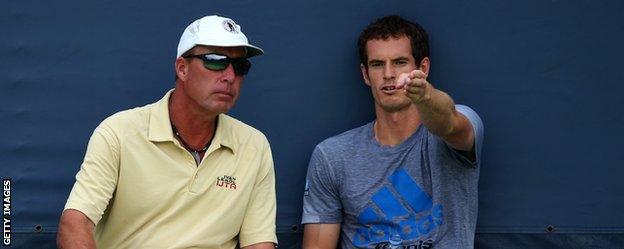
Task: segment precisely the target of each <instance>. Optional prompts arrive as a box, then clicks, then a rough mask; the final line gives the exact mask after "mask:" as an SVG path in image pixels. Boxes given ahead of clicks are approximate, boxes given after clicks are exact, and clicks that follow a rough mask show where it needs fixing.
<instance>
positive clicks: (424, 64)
mask: <svg viewBox="0 0 624 249" xmlns="http://www.w3.org/2000/svg"><path fill="white" fill-rule="evenodd" d="M430 67H431V61H429V57H425V58H423V59H422V60H420V71H423V73H425V75H426V76H427V77H428V76H429V68H430Z"/></svg>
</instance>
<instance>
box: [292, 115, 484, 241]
mask: <svg viewBox="0 0 624 249" xmlns="http://www.w3.org/2000/svg"><path fill="white" fill-rule="evenodd" d="M456 109H457V111H459V112H461V113H462V114H464V115H465V116H466V117H467V118H468V119H469V120H470V122H471V123H472V127H473V129H474V131H475V144H476V152H477V160H476V162H471V161H470V160H469V159H467V158H465V157H464V156H462V155H461V154H460V153H459V152H457V151H455V150H454V149H452V148H451V147H450V146H448V145H447V144H446V143H445V142H444V141H443V140H441V139H440V138H439V137H437V136H435V135H433V134H431V133H430V132H429V131H428V130H427V128H426V127H425V126H424V125H421V126H420V127H419V128H418V130H417V131H416V132H415V133H414V134H413V135H412V136H411V137H409V138H408V139H407V140H406V141H404V142H403V143H401V144H399V145H397V146H394V147H388V146H383V145H380V144H379V143H378V142H377V141H376V140H375V138H374V134H373V122H371V123H368V124H366V125H364V126H362V127H358V128H355V129H353V130H350V131H347V132H345V133H342V134H340V135H338V136H335V137H331V138H329V139H327V140H325V141H323V142H322V143H320V144H319V145H317V146H316V148H315V150H314V152H313V153H312V157H311V159H310V164H309V167H308V174H307V182H306V189H305V193H304V198H303V218H302V223H303V224H306V223H341V236H340V244H341V246H342V248H388V245H389V241H390V240H391V239H393V240H397V241H398V242H400V243H401V244H402V245H403V247H402V248H413V249H426V248H453V249H455V248H473V243H474V233H475V226H476V221H477V183H478V180H479V163H480V159H479V157H480V154H481V153H480V150H481V143H482V141H483V124H482V122H481V119H480V118H479V116H478V115H477V114H476V113H475V112H474V111H473V110H472V109H470V108H469V107H467V106H462V105H457V106H456Z"/></svg>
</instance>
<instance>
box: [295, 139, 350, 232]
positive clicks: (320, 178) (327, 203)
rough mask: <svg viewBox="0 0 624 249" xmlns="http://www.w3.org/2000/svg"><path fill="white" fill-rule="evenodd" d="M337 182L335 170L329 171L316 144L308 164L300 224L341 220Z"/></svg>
mask: <svg viewBox="0 0 624 249" xmlns="http://www.w3.org/2000/svg"><path fill="white" fill-rule="evenodd" d="M337 183H338V181H337V180H336V177H335V172H332V171H331V167H330V165H329V163H328V161H327V159H326V157H325V155H324V154H323V151H322V149H321V147H320V146H317V147H316V148H315V149H314V152H312V156H311V158H310V163H309V165H308V173H307V177H306V185H305V190H304V195H303V217H302V219H301V224H308V223H326V224H327V223H329V224H335V223H341V222H342V202H341V201H340V194H339V192H338V189H339V188H338V184H337Z"/></svg>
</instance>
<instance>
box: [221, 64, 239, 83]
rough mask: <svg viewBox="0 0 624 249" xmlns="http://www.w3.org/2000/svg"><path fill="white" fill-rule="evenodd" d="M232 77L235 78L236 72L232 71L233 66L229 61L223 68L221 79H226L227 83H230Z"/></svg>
mask: <svg viewBox="0 0 624 249" xmlns="http://www.w3.org/2000/svg"><path fill="white" fill-rule="evenodd" d="M234 78H236V73H235V72H234V66H233V65H232V63H230V64H229V65H228V66H227V67H226V68H225V69H224V70H223V81H226V82H228V83H232V82H234Z"/></svg>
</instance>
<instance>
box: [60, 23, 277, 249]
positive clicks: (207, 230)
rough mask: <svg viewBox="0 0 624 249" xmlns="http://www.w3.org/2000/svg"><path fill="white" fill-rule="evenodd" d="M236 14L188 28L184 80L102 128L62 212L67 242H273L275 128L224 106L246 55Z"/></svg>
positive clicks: (181, 50)
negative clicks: (271, 139) (264, 128)
mask: <svg viewBox="0 0 624 249" xmlns="http://www.w3.org/2000/svg"><path fill="white" fill-rule="evenodd" d="M262 53H263V51H262V49H260V48H258V47H256V46H253V45H251V44H249V42H248V40H247V37H246V36H245V35H244V34H243V33H242V31H241V27H240V26H239V25H237V24H236V23H235V22H234V21H232V20H231V19H229V18H224V17H220V16H207V17H204V18H201V19H199V20H196V21H195V22H193V23H191V24H190V25H189V26H188V27H187V28H186V29H185V30H184V33H183V34H182V37H181V38H180V43H179V45H178V53H177V58H176V61H175V72H176V76H177V77H176V84H175V89H173V90H171V91H169V92H168V93H167V94H165V96H164V97H163V98H162V99H161V100H160V101H158V102H156V103H153V104H150V105H147V106H143V107H139V108H134V109H131V110H126V111H122V112H119V113H117V114H115V115H113V116H111V117H109V118H107V119H106V120H104V121H103V122H102V123H101V124H100V125H99V126H98V127H97V128H96V129H95V131H94V133H93V135H92V137H91V139H90V141H89V145H88V147H87V152H86V155H85V159H84V162H83V164H82V166H81V169H80V171H79V172H78V174H77V175H76V183H75V184H74V187H73V189H72V191H71V193H70V195H69V198H68V200H67V204H66V205H65V210H64V212H63V215H62V216H61V221H60V224H59V232H58V237H57V244H58V246H59V248H96V246H97V248H235V247H237V245H238V246H239V247H241V248H274V245H275V244H276V243H277V239H276V236H275V210H276V203H275V202H276V201H275V199H276V198H275V176H274V175H275V174H274V169H273V159H272V155H271V150H270V147H269V143H268V141H267V139H266V137H265V136H264V135H263V134H262V133H261V132H260V131H258V130H256V129H254V128H252V127H250V126H248V125H246V124H244V123H242V122H240V121H238V120H236V119H234V118H232V117H229V116H227V115H226V114H224V113H225V112H227V111H228V110H230V108H232V106H233V105H234V103H235V102H236V99H237V98H238V95H239V92H240V89H241V84H242V82H243V78H244V76H245V74H247V72H248V71H249V68H250V67H251V64H250V62H249V61H248V59H247V58H249V57H252V56H256V55H260V54H262Z"/></svg>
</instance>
